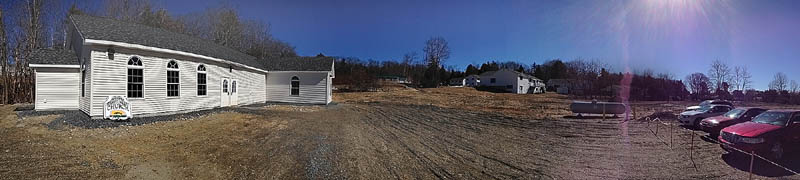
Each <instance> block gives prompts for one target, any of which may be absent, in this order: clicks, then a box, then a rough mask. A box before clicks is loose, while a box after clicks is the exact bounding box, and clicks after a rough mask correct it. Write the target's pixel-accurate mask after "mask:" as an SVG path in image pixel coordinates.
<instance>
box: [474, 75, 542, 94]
mask: <svg viewBox="0 0 800 180" xmlns="http://www.w3.org/2000/svg"><path fill="white" fill-rule="evenodd" d="M480 79H481V81H480V82H479V84H480V85H481V86H494V87H503V88H504V89H506V90H508V91H510V92H513V93H517V94H525V93H527V92H528V88H530V85H529V84H530V82H529V81H528V78H521V79H520V77H519V75H518V74H517V73H515V72H513V71H511V70H500V71H497V72H495V73H494V74H492V75H485V76H480ZM492 79H494V80H495V82H494V83H492V82H491V80H492ZM520 86H522V87H521V88H520Z"/></svg>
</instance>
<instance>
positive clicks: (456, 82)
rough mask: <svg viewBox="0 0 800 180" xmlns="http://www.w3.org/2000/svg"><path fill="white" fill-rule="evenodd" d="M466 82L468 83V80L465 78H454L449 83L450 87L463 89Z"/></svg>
mask: <svg viewBox="0 0 800 180" xmlns="http://www.w3.org/2000/svg"><path fill="white" fill-rule="evenodd" d="M465 82H466V79H464V78H453V79H450V82H449V84H448V85H450V86H461V87H463V86H464V85H465Z"/></svg>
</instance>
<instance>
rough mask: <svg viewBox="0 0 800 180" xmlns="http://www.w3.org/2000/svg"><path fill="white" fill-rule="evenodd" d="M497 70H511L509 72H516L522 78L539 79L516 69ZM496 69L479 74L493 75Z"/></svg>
mask: <svg viewBox="0 0 800 180" xmlns="http://www.w3.org/2000/svg"><path fill="white" fill-rule="evenodd" d="M498 71H511V72H514V73H515V74H517V75H518V76H522V77H524V78H532V79H539V78H536V77H534V76H531V75H528V74H525V73H521V72H518V71H515V70H511V69H500V70H498ZM498 71H486V72H484V73H481V76H491V75H494V73H497V72H498Z"/></svg>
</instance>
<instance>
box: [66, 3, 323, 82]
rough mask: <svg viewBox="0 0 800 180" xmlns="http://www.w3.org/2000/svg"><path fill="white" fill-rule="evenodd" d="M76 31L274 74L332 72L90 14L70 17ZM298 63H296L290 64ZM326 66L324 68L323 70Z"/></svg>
mask: <svg viewBox="0 0 800 180" xmlns="http://www.w3.org/2000/svg"><path fill="white" fill-rule="evenodd" d="M70 19H72V22H73V23H74V24H75V27H76V29H77V30H78V32H79V33H80V34H81V35H82V36H83V38H86V39H94V40H106V41H114V42H124V43H130V44H138V45H143V46H150V47H157V48H164V49H170V50H176V51H183V52H189V53H194V54H199V55H204V56H209V57H215V58H219V59H224V60H228V61H231V62H236V63H239V64H243V65H247V66H251V67H254V68H258V69H263V70H267V71H270V70H273V71H332V70H333V69H332V63H333V60H332V59H330V60H328V59H325V58H310V57H294V58H269V59H265V60H258V59H256V57H253V56H250V55H248V54H245V53H243V52H241V51H238V50H235V49H233V48H230V47H227V46H223V45H220V44H217V43H214V42H212V41H210V40H206V39H201V38H198V37H193V36H189V35H186V34H181V33H176V32H172V31H168V30H166V29H161V28H155V27H150V26H147V25H143V24H137V23H133V22H126V21H120V20H116V19H111V18H104V17H96V16H89V15H71V16H70ZM294 60H299V62H292V61H294ZM323 66H324V67H327V68H323Z"/></svg>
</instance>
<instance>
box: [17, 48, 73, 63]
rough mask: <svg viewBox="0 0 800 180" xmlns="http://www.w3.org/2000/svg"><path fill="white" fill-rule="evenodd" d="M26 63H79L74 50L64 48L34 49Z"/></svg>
mask: <svg viewBox="0 0 800 180" xmlns="http://www.w3.org/2000/svg"><path fill="white" fill-rule="evenodd" d="M28 64H59V65H79V64H78V56H77V55H76V54H75V52H73V51H72V50H66V49H36V50H34V51H33V52H31V56H30V57H28Z"/></svg>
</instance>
